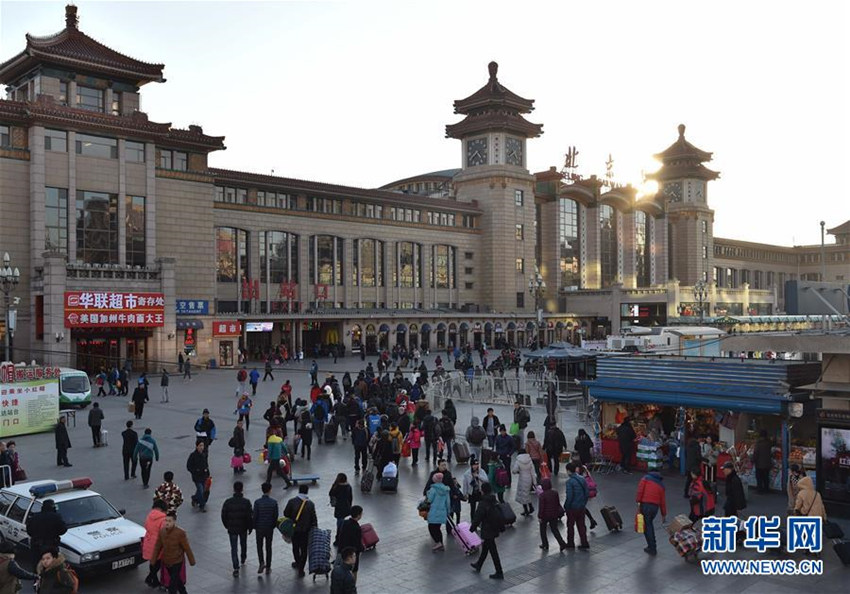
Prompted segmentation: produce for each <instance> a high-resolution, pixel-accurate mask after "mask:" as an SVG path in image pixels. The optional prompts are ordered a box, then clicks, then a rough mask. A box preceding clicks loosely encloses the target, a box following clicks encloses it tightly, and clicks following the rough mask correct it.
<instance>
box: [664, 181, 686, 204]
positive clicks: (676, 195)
mask: <svg viewBox="0 0 850 594" xmlns="http://www.w3.org/2000/svg"><path fill="white" fill-rule="evenodd" d="M664 195H665V196H667V199H668V200H670V202H681V201H682V182H667V183H666V184H664Z"/></svg>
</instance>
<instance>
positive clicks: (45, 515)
mask: <svg viewBox="0 0 850 594" xmlns="http://www.w3.org/2000/svg"><path fill="white" fill-rule="evenodd" d="M67 531H68V527H67V526H65V520H63V519H62V516H61V515H59V512H58V511H56V504H55V503H53V500H52V499H45V500H44V501H43V502H42V504H41V511H40V512H37V513H34V514H32V515H30V517H28V518H27V534H28V535H29V537H30V550H31V551H33V555H34V556H35V562H36V563H37V562H38V559H39V557H40V556H41V552H42V551H43V550H44V549H49V548H53V547H58V546H59V539H60V537H61V536H62V535H63V534H65V532H67Z"/></svg>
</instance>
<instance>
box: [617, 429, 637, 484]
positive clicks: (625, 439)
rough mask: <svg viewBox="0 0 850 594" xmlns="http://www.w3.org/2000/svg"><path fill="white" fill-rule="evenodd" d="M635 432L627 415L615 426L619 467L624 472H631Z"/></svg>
mask: <svg viewBox="0 0 850 594" xmlns="http://www.w3.org/2000/svg"><path fill="white" fill-rule="evenodd" d="M636 438H637V434H636V433H635V429H634V427H632V420H631V419H630V418H629V417H626V418H625V419H623V422H622V423H620V426H619V427H617V443H618V444H619V446H620V468H621V469H622V470H623V472H624V473H626V474H631V470H630V468H631V464H632V454H633V453H634V451H635V439H636Z"/></svg>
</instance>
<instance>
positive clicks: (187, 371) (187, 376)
mask: <svg viewBox="0 0 850 594" xmlns="http://www.w3.org/2000/svg"><path fill="white" fill-rule="evenodd" d="M186 380H189V381H190V382H191V381H192V359H191V358H190V357H186V362H185V363H184V364H183V381H184V382H185V381H186Z"/></svg>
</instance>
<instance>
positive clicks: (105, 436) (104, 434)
mask: <svg viewBox="0 0 850 594" xmlns="http://www.w3.org/2000/svg"><path fill="white" fill-rule="evenodd" d="M100 445H101V446H108V445H109V431H107V430H106V429H101V430H100Z"/></svg>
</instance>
